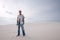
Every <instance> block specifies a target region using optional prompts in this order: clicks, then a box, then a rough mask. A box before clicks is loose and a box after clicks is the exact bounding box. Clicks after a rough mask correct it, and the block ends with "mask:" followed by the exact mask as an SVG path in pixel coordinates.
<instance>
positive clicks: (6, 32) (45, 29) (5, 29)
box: [0, 22, 60, 40]
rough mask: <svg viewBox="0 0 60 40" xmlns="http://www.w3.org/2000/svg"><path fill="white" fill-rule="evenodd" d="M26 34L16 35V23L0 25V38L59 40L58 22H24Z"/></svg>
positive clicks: (12, 39) (59, 27) (11, 39)
mask: <svg viewBox="0 0 60 40" xmlns="http://www.w3.org/2000/svg"><path fill="white" fill-rule="evenodd" d="M24 28H25V32H26V36H25V37H23V36H22V31H21V35H20V36H19V37H17V25H13V24H12V25H0V40H60V23H57V22H50V23H26V24H25V25H24Z"/></svg>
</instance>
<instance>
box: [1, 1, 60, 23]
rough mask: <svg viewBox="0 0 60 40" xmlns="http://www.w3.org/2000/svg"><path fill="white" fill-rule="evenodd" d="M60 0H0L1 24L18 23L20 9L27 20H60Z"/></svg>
mask: <svg viewBox="0 0 60 40" xmlns="http://www.w3.org/2000/svg"><path fill="white" fill-rule="evenodd" d="M59 6H60V2H59V0H0V24H1V23H16V17H17V15H18V14H19V12H18V11H19V10H22V14H23V15H24V16H25V21H26V22H47V21H58V22H60V7H59Z"/></svg>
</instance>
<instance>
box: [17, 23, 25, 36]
mask: <svg viewBox="0 0 60 40" xmlns="http://www.w3.org/2000/svg"><path fill="white" fill-rule="evenodd" d="M20 27H21V28H22V33H23V36H25V31H24V27H23V24H18V35H20Z"/></svg>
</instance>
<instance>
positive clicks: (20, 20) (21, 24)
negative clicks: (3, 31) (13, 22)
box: [17, 10, 25, 36]
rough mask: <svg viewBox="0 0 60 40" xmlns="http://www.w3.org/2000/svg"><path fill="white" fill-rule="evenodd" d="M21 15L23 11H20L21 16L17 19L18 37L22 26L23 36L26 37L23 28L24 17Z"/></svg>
mask: <svg viewBox="0 0 60 40" xmlns="http://www.w3.org/2000/svg"><path fill="white" fill-rule="evenodd" d="M21 13H22V11H21V10H20V11H19V15H18V17H17V25H18V35H17V36H19V35H20V26H21V28H22V33H23V36H25V31H24V27H23V25H24V16H23V15H22V14H21Z"/></svg>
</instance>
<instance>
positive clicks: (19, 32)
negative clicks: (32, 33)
mask: <svg viewBox="0 0 60 40" xmlns="http://www.w3.org/2000/svg"><path fill="white" fill-rule="evenodd" d="M19 35H20V24H18V36H19Z"/></svg>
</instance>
